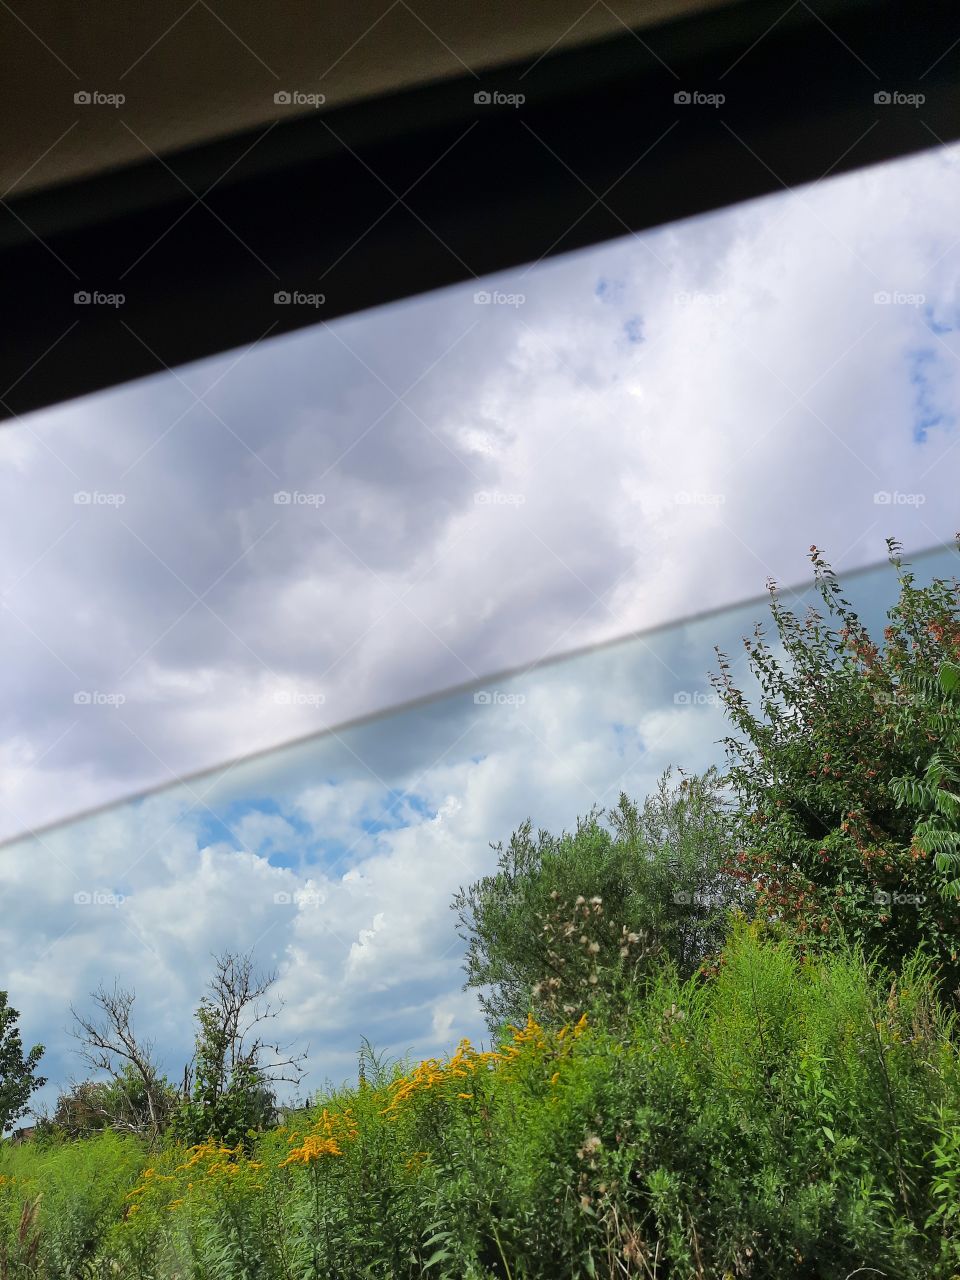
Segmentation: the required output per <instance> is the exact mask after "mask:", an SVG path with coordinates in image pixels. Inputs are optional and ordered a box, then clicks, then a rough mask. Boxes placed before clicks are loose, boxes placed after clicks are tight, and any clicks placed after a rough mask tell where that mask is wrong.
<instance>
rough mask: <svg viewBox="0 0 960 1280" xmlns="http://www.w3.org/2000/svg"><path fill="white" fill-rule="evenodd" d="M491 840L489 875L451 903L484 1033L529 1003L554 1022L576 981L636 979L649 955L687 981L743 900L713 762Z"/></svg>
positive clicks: (604, 986)
mask: <svg viewBox="0 0 960 1280" xmlns="http://www.w3.org/2000/svg"><path fill="white" fill-rule="evenodd" d="M491 847H492V848H493V849H494V851H495V852H496V854H497V857H498V869H497V871H496V872H495V873H494V874H493V875H489V876H484V877H483V879H481V880H479V881H477V882H476V883H474V884H472V885H470V886H468V887H467V888H461V889H460V890H459V892H458V893H457V894H456V896H455V898H454V900H453V903H452V906H453V909H454V910H455V911H456V912H457V913H458V919H459V924H460V936H461V938H463V940H464V941H465V942H466V943H467V954H466V960H465V966H464V967H465V969H466V973H467V982H466V984H465V986H466V987H467V988H470V987H474V988H478V989H479V990H480V991H481V995H480V1003H481V1007H482V1008H483V1010H484V1013H485V1014H486V1017H487V1020H488V1023H489V1025H490V1026H491V1028H498V1027H500V1026H502V1025H503V1023H504V1022H507V1021H512V1022H520V1021H523V1020H524V1019H525V1017H526V1015H527V1013H528V1012H529V1011H531V1010H532V1011H534V1012H536V1013H537V1014H538V1016H541V1017H544V1018H547V1019H549V1018H551V1017H556V1018H558V1019H559V1018H562V1017H563V1016H565V1015H564V1006H565V1005H566V1006H567V1009H566V1015H567V1016H568V1015H569V1014H570V1011H571V1008H577V1009H579V1008H580V1004H581V999H580V994H579V991H578V988H579V987H580V986H581V985H582V984H584V983H585V984H586V987H587V988H588V989H589V988H590V987H593V988H595V989H596V991H597V992H598V993H600V992H601V991H603V990H608V989H609V988H610V987H611V985H619V983H620V982H621V981H622V980H626V981H628V982H636V981H638V980H639V978H640V976H641V974H642V972H644V971H645V970H646V969H648V968H649V964H647V963H646V962H648V961H650V960H652V958H653V954H654V952H656V954H657V955H658V956H659V957H661V959H669V960H671V961H672V962H673V963H674V964H675V965H676V967H677V969H678V971H679V972H680V973H681V975H683V976H684V977H686V976H689V975H690V974H691V973H693V972H694V971H695V970H696V969H697V968H698V966H699V965H700V964H701V963H702V961H703V960H704V959H705V957H706V956H708V955H710V954H711V953H712V952H713V951H714V950H715V949H716V948H717V947H718V946H719V945H720V944H721V942H722V939H723V935H724V931H725V919H726V915H727V911H726V908H727V907H728V906H729V905H730V903H731V901H732V898H731V895H733V897H735V898H736V899H737V900H740V899H742V898H743V897H744V896H745V895H744V891H743V890H742V888H741V886H739V884H738V882H737V881H736V880H734V879H733V878H731V877H729V876H726V875H725V874H724V872H723V871H722V864H723V863H724V861H725V860H726V859H727V857H728V855H729V852H730V847H729V819H728V815H727V812H726V807H725V804H724V800H723V793H722V787H721V782H720V778H719V775H718V773H717V771H716V770H714V769H711V770H709V771H708V772H707V773H705V774H703V775H702V776H692V777H687V776H685V775H683V773H682V772H681V773H679V777H678V778H674V776H673V772H672V771H670V770H668V771H667V772H666V773H665V774H664V775H663V776H662V777H661V779H660V781H659V784H658V787H657V790H656V792H655V793H654V794H653V795H652V796H650V797H648V798H647V799H646V800H645V801H644V803H643V804H642V805H638V804H636V803H635V802H634V801H632V800H630V799H629V798H628V797H627V796H626V795H624V794H621V796H620V799H619V802H618V803H617V805H616V806H615V807H614V808H613V809H610V810H609V811H607V812H606V813H603V812H602V811H600V810H599V809H598V808H596V807H595V808H594V809H593V810H591V812H590V813H589V814H588V815H587V816H586V817H585V818H580V819H579V820H578V822H577V829H576V831H575V832H573V833H572V834H571V833H567V832H564V833H562V834H561V835H559V836H555V835H551V834H550V833H549V832H547V831H544V830H540V831H538V833H537V835H536V837H535V836H534V835H533V827H532V823H531V821H530V820H529V819H528V820H527V821H526V822H525V823H523V825H522V826H520V827H519V828H518V829H517V830H516V831H515V832H514V833H513V835H512V836H511V838H510V843H509V845H508V846H507V848H504V847H503V844H502V842H501V843H500V844H497V845H493V846H491ZM598 899H599V903H598V902H597V900H598ZM585 908H586V909H587V910H586V914H584V909H585ZM597 908H599V909H597ZM581 939H583V941H582V942H581ZM632 939H635V941H633V940H632ZM624 947H627V953H626V954H622V953H623V949H624ZM578 948H582V951H581V950H579V949H578ZM561 952H562V954H561ZM622 961H626V962H627V963H626V965H624V964H623V963H621V962H622ZM561 971H562V972H561ZM591 975H592V976H591Z"/></svg>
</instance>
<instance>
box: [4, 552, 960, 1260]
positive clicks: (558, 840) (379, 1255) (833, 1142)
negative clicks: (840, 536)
mask: <svg viewBox="0 0 960 1280" xmlns="http://www.w3.org/2000/svg"><path fill="white" fill-rule="evenodd" d="M811 560H812V564H813V569H814V574H815V581H816V585H817V587H818V589H819V599H820V604H819V606H818V608H817V609H811V610H810V611H809V612H807V613H805V614H803V615H802V616H801V615H797V614H795V613H793V612H792V611H791V610H790V609H789V608H788V607H787V606H786V604H785V603H784V601H783V599H782V597H781V594H780V593H779V592H778V590H777V588H776V586H775V585H774V584H770V605H771V619H772V631H770V632H769V634H768V632H767V630H765V629H764V628H763V627H758V628H757V630H756V632H755V633H754V634H753V635H752V636H751V637H748V638H747V639H746V640H745V644H746V649H747V654H746V658H747V662H746V666H747V669H748V678H747V681H746V689H749V693H748V692H746V691H745V689H744V688H741V687H740V685H739V684H738V683H737V681H736V679H735V677H734V670H735V668H734V664H733V663H732V661H731V659H730V657H729V655H726V654H723V653H718V654H717V658H716V672H715V675H714V678H713V679H714V688H715V691H716V694H717V696H718V698H719V699H720V701H721V703H722V705H723V707H724V709H725V712H726V716H727V721H728V724H729V736H728V738H727V739H726V744H725V745H726V757H727V758H726V766H725V769H724V770H723V771H719V770H710V771H708V772H707V773H705V774H702V775H689V774H686V773H684V772H682V771H680V770H672V771H670V772H668V773H667V774H666V775H664V777H663V778H662V779H661V781H660V784H659V786H658V788H657V790H656V791H655V792H654V794H653V795H651V796H649V797H646V798H645V799H642V800H639V801H635V800H632V799H630V798H628V797H627V796H626V795H621V796H620V798H619V801H618V803H617V805H616V806H614V807H613V808H612V809H611V810H609V811H601V810H599V809H594V810H592V811H591V812H590V813H589V814H586V815H585V816H583V817H582V818H581V819H580V820H579V821H578V823H577V826H576V829H575V830H574V831H572V832H564V833H560V834H552V833H550V832H548V831H544V830H535V829H534V827H533V825H532V822H527V823H525V824H524V825H523V826H521V827H520V828H519V829H518V830H517V831H515V832H514V833H513V835H512V837H511V839H510V840H509V842H508V843H507V844H506V845H503V844H500V845H497V846H495V847H494V853H495V855H496V866H495V868H494V870H493V871H492V872H491V874H490V875H488V876H486V877H484V878H483V879H481V880H479V881H478V882H476V883H474V884H470V885H466V886H464V887H463V888H462V889H461V890H460V891H459V893H458V894H457V895H456V897H455V899H454V901H453V903H452V908H453V915H454V916H455V920H456V928H457V929H458V931H459V933H460V935H461V937H462V938H463V940H464V942H465V944H466V952H465V976H466V983H467V986H468V987H472V988H475V989H476V990H477V991H478V993H479V995H480V999H481V1004H482V1008H483V1011H484V1014H485V1016H486V1018H487V1022H488V1028H489V1047H487V1048H484V1047H483V1046H480V1045H473V1044H471V1043H470V1042H468V1041H461V1043H460V1044H459V1045H456V1046H453V1045H451V1046H450V1048H449V1050H448V1052H447V1053H446V1054H444V1055H443V1056H441V1057H439V1058H436V1059H427V1060H425V1061H421V1062H413V1061H388V1060H387V1059H385V1057H384V1056H383V1055H381V1054H378V1053H377V1052H376V1051H375V1050H374V1049H373V1048H372V1047H371V1046H370V1045H369V1044H367V1043H366V1042H364V1044H363V1046H362V1047H361V1051H360V1068H359V1072H358V1079H357V1081H356V1083H354V1084H350V1085H343V1086H341V1087H339V1088H336V1087H332V1086H331V1087H328V1088H326V1089H324V1090H323V1091H322V1092H321V1093H320V1094H319V1095H318V1096H316V1097H315V1098H313V1099H311V1100H309V1101H308V1102H307V1103H306V1104H304V1105H303V1106H298V1107H296V1108H289V1107H287V1108H283V1107H279V1106H278V1105H277V1101H276V1099H277V1093H278V1090H279V1089H280V1087H281V1084H282V1082H284V1081H286V1082H292V1084H293V1085H296V1083H297V1082H298V1081H299V1080H300V1079H301V1077H302V1072H303V1061H302V1058H300V1057H299V1056H298V1055H296V1054H293V1053H291V1052H290V1051H289V1049H287V1048H286V1047H285V1046H283V1045H280V1044H272V1043H270V1042H269V1040H268V1039H267V1038H266V1030H265V1028H266V1027H268V1025H269V1018H270V1017H271V1014H272V1012H274V1010H272V1009H271V1007H270V1005H269V1003H268V997H269V990H270V987H271V985H272V975H269V974H266V975H263V974H259V973H257V972H256V971H255V969H254V967H253V964H252V961H251V959H250V958H249V957H246V956H237V955H226V956H222V957H220V958H218V960H217V962H216V967H215V971H214V975H213V977H212V979H211V982H210V985H209V987H208V990H207V994H206V995H205V996H204V997H203V1000H202V1001H201V1003H200V1006H199V1008H198V1010H197V1017H196V1053H195V1056H194V1059H193V1061H192V1063H191V1064H190V1066H189V1067H188V1068H187V1070H186V1071H185V1073H184V1078H183V1080H182V1081H177V1082H175V1083H173V1082H170V1081H168V1080H166V1079H164V1078H163V1077H162V1076H161V1075H160V1074H159V1072H158V1070H157V1069H156V1067H155V1066H154V1059H153V1056H152V1051H151V1049H150V1047H149V1046H148V1045H145V1044H144V1043H142V1042H141V1041H140V1040H139V1039H138V1037H137V1036H136V1034H135V1033H134V1030H133V1007H134V998H133V994H132V993H131V992H127V991H124V990H123V989H121V988H117V987H114V988H103V987H102V988H100V990H99V991H98V992H96V993H95V994H94V1007H95V1009H96V1016H95V1017H91V1016H88V1015H86V1014H79V1013H75V1015H74V1018H75V1030H76V1035H77V1038H78V1043H79V1047H80V1051H81V1053H82V1055H83V1057H84V1060H85V1061H86V1062H87V1064H88V1065H89V1066H90V1068H91V1069H92V1071H93V1075H92V1076H91V1077H90V1078H88V1079H86V1080H83V1081H81V1082H79V1083H76V1084H73V1085H71V1086H70V1087H69V1088H68V1089H66V1090H65V1091H64V1092H63V1093H62V1095H61V1096H60V1098H59V1101H58V1103H57V1106H56V1108H55V1110H54V1112H53V1114H51V1115H49V1116H47V1117H45V1118H43V1119H42V1120H41V1121H40V1122H39V1123H38V1124H37V1127H36V1131H35V1133H34V1134H33V1136H32V1137H31V1139H30V1140H29V1141H24V1142H22V1143H17V1144H15V1143H13V1142H11V1141H7V1142H4V1143H3V1144H2V1146H0V1280H87V1278H89V1280H100V1278H101V1277H102V1278H104V1280H105V1278H106V1277H122V1278H123V1280H321V1278H323V1280H360V1278H363V1277H370V1278H371V1280H373V1278H374V1277H376V1278H381V1277H382V1278H384V1280H387V1278H393V1277H397V1278H398V1280H401V1278H402V1280H414V1278H415V1277H417V1278H419V1277H435V1278H436V1280H541V1278H543V1280H547V1278H548V1277H549V1278H551V1280H552V1278H553V1277H558V1276H563V1277H577V1278H579V1277H602V1278H603V1280H614V1278H615V1277H644V1278H646V1280H739V1278H740V1277H751V1278H755V1280H761V1278H763V1280H766V1278H768V1277H769V1278H770V1280H772V1278H773V1277H776V1278H777V1280H848V1278H850V1277H854V1276H856V1277H863V1278H864V1280H869V1277H873V1276H884V1277H892V1278H894V1280H916V1278H919V1277H930V1278H931V1280H955V1278H956V1277H958V1276H960V1027H958V1024H957V1016H958V1009H960V986H958V984H960V588H958V584H957V582H956V581H948V580H941V579H935V580H933V581H932V582H927V583H919V582H918V581H917V580H916V578H915V576H914V574H913V573H912V572H911V569H910V567H909V566H908V565H906V564H904V563H903V562H902V560H901V557H900V549H899V547H898V546H897V545H896V544H895V543H890V560H891V566H892V572H893V573H894V574H895V575H896V582H897V588H898V590H897V599H896V603H895V604H894V605H893V606H892V608H891V609H890V611H889V614H888V618H887V625H886V627H885V629H884V630H883V633H882V635H880V636H871V635H869V634H868V632H867V629H866V627H865V626H864V624H863V623H862V621H861V620H860V618H859V617H858V615H857V614H856V612H855V611H854V609H853V608H852V606H851V605H850V604H849V602H848V601H847V600H846V598H845V597H844V595H843V591H842V588H841V585H840V584H839V582H838V581H837V579H836V577H835V575H834V574H833V572H832V570H831V568H830V566H829V564H828V563H827V562H826V561H825V560H824V558H823V556H822V555H821V553H820V552H819V551H818V550H817V549H816V548H813V549H811ZM18 1016H19V1015H18V1014H17V1013H16V1011H15V1010H12V1009H11V1008H10V1007H9V1005H8V1004H7V1002H6V997H3V996H2V995H0V1122H2V1125H3V1127H4V1128H5V1129H11V1128H13V1127H14V1126H15V1125H16V1123H17V1122H18V1121H19V1120H20V1119H21V1118H22V1117H23V1116H25V1115H26V1114H27V1113H28V1107H29V1100H30V1097H31V1096H32V1094H33V1093H34V1091H35V1089H36V1088H37V1087H38V1086H39V1084H41V1083H43V1082H42V1080H41V1077H40V1076H39V1074H38V1068H39V1066H40V1063H41V1059H42V1048H41V1047H40V1046H37V1047H36V1048H34V1049H32V1050H30V1051H29V1052H27V1051H25V1049H24V1046H23V1045H22V1043H21V1040H20V1035H19V1031H18Z"/></svg>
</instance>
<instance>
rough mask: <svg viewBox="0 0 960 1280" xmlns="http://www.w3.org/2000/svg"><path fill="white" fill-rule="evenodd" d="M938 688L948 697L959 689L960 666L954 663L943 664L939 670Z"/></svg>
mask: <svg viewBox="0 0 960 1280" xmlns="http://www.w3.org/2000/svg"><path fill="white" fill-rule="evenodd" d="M940 688H941V689H942V690H943V692H944V693H945V694H947V695H948V696H949V695H950V694H952V693H955V692H956V690H957V689H958V688H960V666H958V665H957V664H956V663H955V662H945V663H944V664H943V666H942V667H941V668H940Z"/></svg>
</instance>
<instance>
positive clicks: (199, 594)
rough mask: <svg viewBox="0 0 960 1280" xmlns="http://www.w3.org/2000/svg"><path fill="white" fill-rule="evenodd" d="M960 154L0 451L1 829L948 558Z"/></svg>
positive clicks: (240, 362)
mask: <svg viewBox="0 0 960 1280" xmlns="http://www.w3.org/2000/svg"><path fill="white" fill-rule="evenodd" d="M958 154H960V153H958V152H957V151H956V150H950V151H945V152H934V153H930V154H927V155H924V156H921V157H918V158H914V159H911V160H908V161H903V162H900V163H897V164H893V165H888V166H886V167H883V168H879V169H875V170H868V171H864V172H860V173H857V174H854V175H852V176H848V177H843V178H841V179H837V180H827V181H824V182H822V183H820V184H818V185H817V186H815V187H814V188H812V189H810V188H808V189H804V190H801V191H798V192H793V193H784V194H783V195H781V196H778V197H775V198H771V199H766V200H763V201H759V202H755V203H753V204H751V205H749V206H744V207H741V208H738V209H735V210H732V211H729V212H726V213H721V214H717V215H713V216H711V217H708V218H703V219H700V220H697V221H694V222H690V223H687V224H684V225H681V226H676V227H673V228H668V229H665V230H663V231H660V232H657V233H655V234H650V235H646V236H643V237H628V238H626V239H624V240H623V241H620V242H618V243H616V244H612V245H609V246H606V247H603V248H600V249H597V250H593V251H590V252H586V253H581V254H577V255H574V256H572V257H568V258H564V259H562V260H557V261H554V262H552V263H550V264H544V265H540V266H537V267H535V268H533V269H531V270H528V271H518V272H515V273H513V274H511V275H510V276H509V278H507V277H504V278H498V279H497V280H495V281H490V282H486V283H485V286H484V287H485V288H486V290H487V291H488V293H489V294H490V295H492V296H491V298H490V300H488V301H485V302H484V301H481V302H476V301H475V297H474V295H475V291H476V290H475V286H472V285H471V286H469V287H467V286H464V287H460V288H456V289H450V290H447V291H444V292H442V293H439V294H435V295H431V296H429V297H425V298H422V299H419V300H415V301H412V302H407V303H404V304H402V305H398V306H395V307H391V308H387V309H384V310H382V311H379V312H376V313H370V314H366V315H361V316H357V317H354V318H352V319H348V320H345V321H339V322H337V323H336V324H334V325H331V326H325V325H321V326H318V327H316V328H314V329H311V330H309V331H306V332H302V333H299V334H297V335H295V336H291V337H286V338H284V339H282V340H279V341H276V342H269V341H268V342H264V343H263V344H262V345H261V346H260V347H258V348H256V349H255V350H252V351H249V352H245V353H234V354H232V355H229V356H226V357H223V358H220V359H217V360H215V361H210V362H206V363H204V364H202V365H199V366H196V367H192V368H190V369H188V370H185V371H181V372H180V373H179V375H163V376H162V377H159V378H157V379H151V380H148V381H146V382H143V383H140V384H138V385H136V386H134V387H131V388H125V389H121V390H118V391H114V392H112V393H109V394H104V395H100V396H97V397H94V398H91V399H88V400H84V401H82V402H78V403H75V404H72V405H68V406H65V407H61V408H59V409H56V410H53V411H48V412H45V413H43V414H39V415H36V416H34V417H33V418H32V419H30V420H28V421H26V422H22V423H18V424H17V425H15V426H11V427H7V428H4V430H3V431H2V432H0V468H2V469H0V485H2V492H0V528H2V539H3V547H4V554H3V557H2V567H0V591H2V600H3V604H4V609H3V612H2V614H0V635H2V663H3V670H4V672H5V675H6V678H7V691H6V696H5V698H4V701H3V719H2V724H0V767H2V782H0V835H7V836H9V835H14V834H16V833H18V832H20V831H23V830H24V829H26V828H28V827H36V826H37V825H39V824H41V823H45V822H48V821H50V820H53V819H56V818H58V817H63V816H66V815H68V814H69V813H71V812H75V811H77V810H79V809H81V808H84V807H88V806H91V805H94V804H98V803H102V802H105V801H110V800H112V799H115V798H117V797H119V796H121V795H123V794H126V793H130V792H132V791H134V790H136V789H139V788H142V787H144V786H148V785H151V784H154V783H159V782H165V781H168V780H170V779H171V778H174V777H176V776H182V775H183V774H185V773H187V772H189V771H192V770H194V769H197V768H200V767H203V766H208V765H212V764H215V763H217V762H218V761H223V760H225V759H229V758H232V757H234V756H237V755H240V754H242V753H244V752H248V751H251V750H253V749H256V748H262V747H266V746H270V745H274V744H276V743H279V742H282V741H284V740H285V739H288V738H290V737H293V736H295V735H298V734H303V733H307V732H310V731H311V730H314V729H319V728H321V727H324V726H325V725H331V724H337V723H341V722H343V721H344V720H345V719H347V718H349V717H351V716H355V715H357V714H360V713H364V712H369V711H373V710H377V709H380V708H383V707H385V706H388V705H391V704H396V703H399V702H401V701H405V700H407V699H411V698H414V697H417V696H419V695H421V694H426V693H430V692H434V691H437V690H439V689H442V688H444V687H450V686H452V685H454V684H457V683H459V682H462V681H467V680H471V679H474V678H477V677H481V676H483V675H484V673H487V672H490V671H493V670H497V669H501V668H504V667H508V666H513V665H514V664H520V663H527V662H530V661H533V660H536V659H538V658H540V657H542V656H544V655H546V654H555V653H560V652H563V651H565V650H568V649H571V648H573V647H575V646H580V645H583V644H587V643H592V642H595V641H599V640H602V639H607V638H610V637H613V636H616V635H621V634H624V633H626V632H628V631H630V630H632V629H635V628H639V627H643V626H647V625H650V624H652V623H655V622H659V621H663V620H665V619H669V618H671V617H677V616H679V615H682V614H686V613H690V612H692V611H695V610H698V609H702V608H706V607H709V606H714V605H718V604H722V603H726V602H729V601H731V600H733V599H737V598H744V597H747V596H750V595H753V594H754V593H755V592H756V591H757V590H758V589H760V588H761V587H762V585H763V581H764V579H765V578H766V577H767V575H770V574H772V575H774V576H776V577H777V578H779V579H780V580H782V581H783V580H785V581H795V580H798V579H800V578H801V577H802V576H803V573H804V570H805V554H806V550H807V547H808V546H809V544H810V543H811V542H814V541H815V542H817V543H818V544H819V545H821V546H823V547H825V548H826V550H827V552H828V553H829V554H830V555H831V556H832V558H833V559H834V561H835V563H836V564H838V565H840V566H852V565H856V564H863V563H867V562H871V561H874V560H876V559H877V558H879V557H880V556H882V554H883V537H884V535H886V534H897V535H899V536H900V537H901V538H902V539H903V540H904V541H905V542H906V543H908V544H909V545H913V546H922V545H929V544H931V543H933V542H936V541H941V540H945V539H947V538H949V537H950V536H951V535H952V533H953V532H954V529H955V527H956V525H957V523H958V521H957V502H956V494H957V490H958V485H957V476H958V467H957V462H958V459H960V452H958V451H957V449H956V443H957V439H958V433H957V425H956V423H957V410H958V396H960V390H958V383H957V376H956V368H957V365H956V361H957V355H958V350H960V347H958V344H960V337H958V332H957V323H958V295H957V284H958V269H960V249H958V241H957V234H956V208H957V200H958V196H960V164H958ZM518 294H519V295H522V296H523V301H522V302H518V300H517V298H516V296H513V295H518ZM511 296H512V301H511V300H510V298H511ZM78 495H79V496H78ZM441 825H442V824H441ZM484 834H485V835H486V834H487V833H486V832H485V833H484ZM182 838H184V839H185V838H186V837H182ZM170 856H173V855H172V854H171V855H170ZM371 927H373V926H372V925H371ZM371 945H372V944H371Z"/></svg>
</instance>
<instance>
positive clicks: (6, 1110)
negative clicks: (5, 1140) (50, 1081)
mask: <svg viewBox="0 0 960 1280" xmlns="http://www.w3.org/2000/svg"><path fill="white" fill-rule="evenodd" d="M19 1017H20V1015H19V1013H18V1012H17V1011H16V1009H14V1008H11V1006H10V1004H9V1003H8V997H7V993H6V991H0V1134H3V1133H6V1131H7V1130H8V1129H10V1128H12V1127H13V1125H14V1123H15V1122H16V1121H17V1120H19V1119H20V1117H21V1116H24V1115H26V1114H27V1110H28V1108H29V1102H30V1096H31V1094H33V1093H34V1092H35V1091H36V1090H37V1089H40V1088H41V1087H42V1086H43V1085H45V1084H46V1083H47V1081H46V1079H45V1077H43V1076H38V1075H37V1066H38V1065H39V1062H40V1059H41V1058H42V1057H43V1053H44V1049H43V1045H42V1044H35V1045H34V1046H33V1048H32V1049H31V1050H30V1052H29V1053H28V1054H27V1056H26V1057H24V1056H23V1041H22V1040H21V1038H20V1028H19V1027H18V1026H17V1020H18V1018H19Z"/></svg>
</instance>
